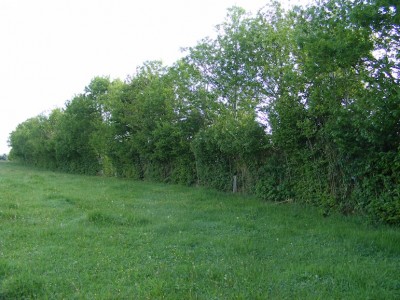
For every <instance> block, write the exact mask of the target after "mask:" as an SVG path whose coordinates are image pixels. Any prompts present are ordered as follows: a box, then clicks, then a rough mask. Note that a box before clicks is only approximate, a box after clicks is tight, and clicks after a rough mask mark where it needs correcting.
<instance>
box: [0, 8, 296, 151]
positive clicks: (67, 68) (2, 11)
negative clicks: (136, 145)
mask: <svg viewBox="0 0 400 300" xmlns="http://www.w3.org/2000/svg"><path fill="white" fill-rule="evenodd" d="M281 1H284V2H285V3H284V5H288V4H298V3H299V1H300V0H291V2H289V0H281ZM268 2H270V1H268V0H138V1H136V0H35V1H33V0H1V1H0V87H1V88H0V155H1V154H2V153H8V152H9V148H8V146H7V139H8V136H9V133H10V132H11V131H13V130H14V129H15V128H16V126H17V125H18V124H19V123H21V122H23V121H25V120H27V119H28V118H30V117H34V116H37V115H38V114H40V113H43V112H48V111H51V110H52V109H54V108H55V107H63V106H64V103H65V101H66V100H69V99H71V98H72V97H73V96H74V94H78V93H81V92H83V89H84V87H85V86H86V85H87V84H89V83H90V80H91V79H92V78H93V77H95V76H103V75H104V76H110V77H111V79H115V78H120V79H125V78H126V77H127V75H129V74H133V73H134V71H135V70H136V67H137V66H139V65H141V64H142V63H143V62H144V61H146V60H162V61H163V62H164V63H165V64H166V65H170V64H172V63H173V62H175V61H176V60H177V59H178V58H179V57H180V56H182V54H181V52H180V48H181V47H187V46H194V45H196V42H197V41H199V40H200V39H202V38H204V37H206V36H210V35H212V34H213V33H214V27H215V25H217V24H219V23H221V22H223V21H224V18H225V16H226V9H227V8H228V7H231V6H233V5H238V6H241V7H243V8H245V9H246V10H247V11H249V12H254V11H257V10H258V9H260V8H261V7H263V6H264V5H266V4H267V3H268ZM303 2H304V1H303ZM282 3H283V2H282Z"/></svg>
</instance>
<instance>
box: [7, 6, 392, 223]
mask: <svg viewBox="0 0 400 300" xmlns="http://www.w3.org/2000/svg"><path fill="white" fill-rule="evenodd" d="M399 24H400V22H399V12H398V7H397V4H396V2H395V1H383V0H367V1H358V0H355V1H349V0H326V1H320V2H318V3H317V4H315V5H312V6H309V7H306V8H300V7H296V8H293V9H292V10H290V11H288V12H285V11H283V10H282V8H281V7H280V6H279V5H278V4H273V5H272V6H271V7H266V8H264V9H262V10H260V11H259V13H257V14H256V15H248V14H246V12H245V11H244V10H243V9H241V8H237V7H235V8H232V9H230V10H229V11H228V15H227V18H226V20H225V21H224V22H223V23H222V24H220V25H219V26H218V27H217V36H216V38H214V39H209V38H208V39H204V40H202V41H200V42H199V43H198V44H197V45H196V46H194V47H192V48H188V49H186V50H185V51H186V52H185V56H184V57H183V58H182V59H180V60H179V61H177V62H176V63H175V64H173V65H172V66H170V67H166V66H163V65H162V64H161V63H160V62H146V63H144V64H143V65H142V66H140V67H138V69H137V71H136V72H135V73H134V74H133V75H132V76H130V77H129V78H128V79H126V81H124V82H122V81H120V80H114V81H111V80H110V79H109V78H105V77H96V78H94V79H93V80H92V82H91V83H90V84H89V85H88V86H87V87H86V88H85V90H84V92H83V93H82V94H78V95H76V96H75V97H74V98H73V99H72V100H70V101H68V102H67V103H66V105H65V107H64V108H62V109H55V110H53V111H52V112H51V113H50V114H49V115H48V116H44V115H41V116H38V117H34V118H31V119H29V120H27V121H25V122H23V123H21V124H20V125H19V126H18V127H17V128H16V129H15V131H13V132H12V133H11V135H10V145H11V146H12V151H11V154H10V157H12V158H13V159H19V160H22V161H24V162H26V163H29V164H33V165H38V166H42V167H46V168H52V169H58V170H63V171H67V172H74V173H83V174H93V175H94V174H97V175H106V176H121V177H132V178H136V179H151V180H157V181H164V182H173V183H181V184H188V185H192V184H200V185H205V186H210V187H214V188H217V189H220V190H224V191H230V190H232V180H233V178H234V176H236V179H237V183H238V191H240V192H244V193H254V194H256V195H258V196H259V197H260V198H262V199H265V200H269V201H278V202H280V201H298V202H303V203H310V204H313V205H317V206H320V207H321V209H322V211H323V212H324V213H326V214H329V213H330V212H331V211H332V210H338V211H341V212H343V213H346V214H352V213H363V214H367V215H368V216H370V217H371V219H372V220H374V221H380V222H386V223H390V224H400V188H399V178H400V155H399V150H400V122H399V119H400V89H399V83H400V82H399V74H400V64H399V62H400V54H399V49H400V29H399V28H400V25H399Z"/></svg>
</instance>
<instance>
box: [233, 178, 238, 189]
mask: <svg viewBox="0 0 400 300" xmlns="http://www.w3.org/2000/svg"><path fill="white" fill-rule="evenodd" d="M233 192H234V193H236V192H237V176H236V175H234V176H233Z"/></svg>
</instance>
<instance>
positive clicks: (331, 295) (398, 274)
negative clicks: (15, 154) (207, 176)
mask: <svg viewBox="0 0 400 300" xmlns="http://www.w3.org/2000/svg"><path fill="white" fill-rule="evenodd" d="M31 298H33V299H36V298H37V299H400V230H399V229H398V228H397V229H396V228H390V227H383V226H382V227H376V226H375V227H374V226H371V225H367V224H366V223H365V222H364V221H363V220H362V218H355V217H343V216H339V215H333V216H330V217H328V218H323V217H322V216H321V214H320V213H319V211H318V210H316V209H312V208H304V207H301V206H299V205H296V204H282V205H276V204H273V203H265V202H261V201H258V200H256V199H253V198H250V197H243V196H238V195H229V194H223V193H219V192H216V191H212V190H207V189H202V188H188V187H182V186H176V185H165V184H158V183H148V182H135V181H131V180H121V179H116V178H102V177H87V176H76V175H68V174H62V173H53V172H48V171H40V170H35V169H32V168H28V167H24V166H21V165H18V164H15V163H0V299H31Z"/></svg>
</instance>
